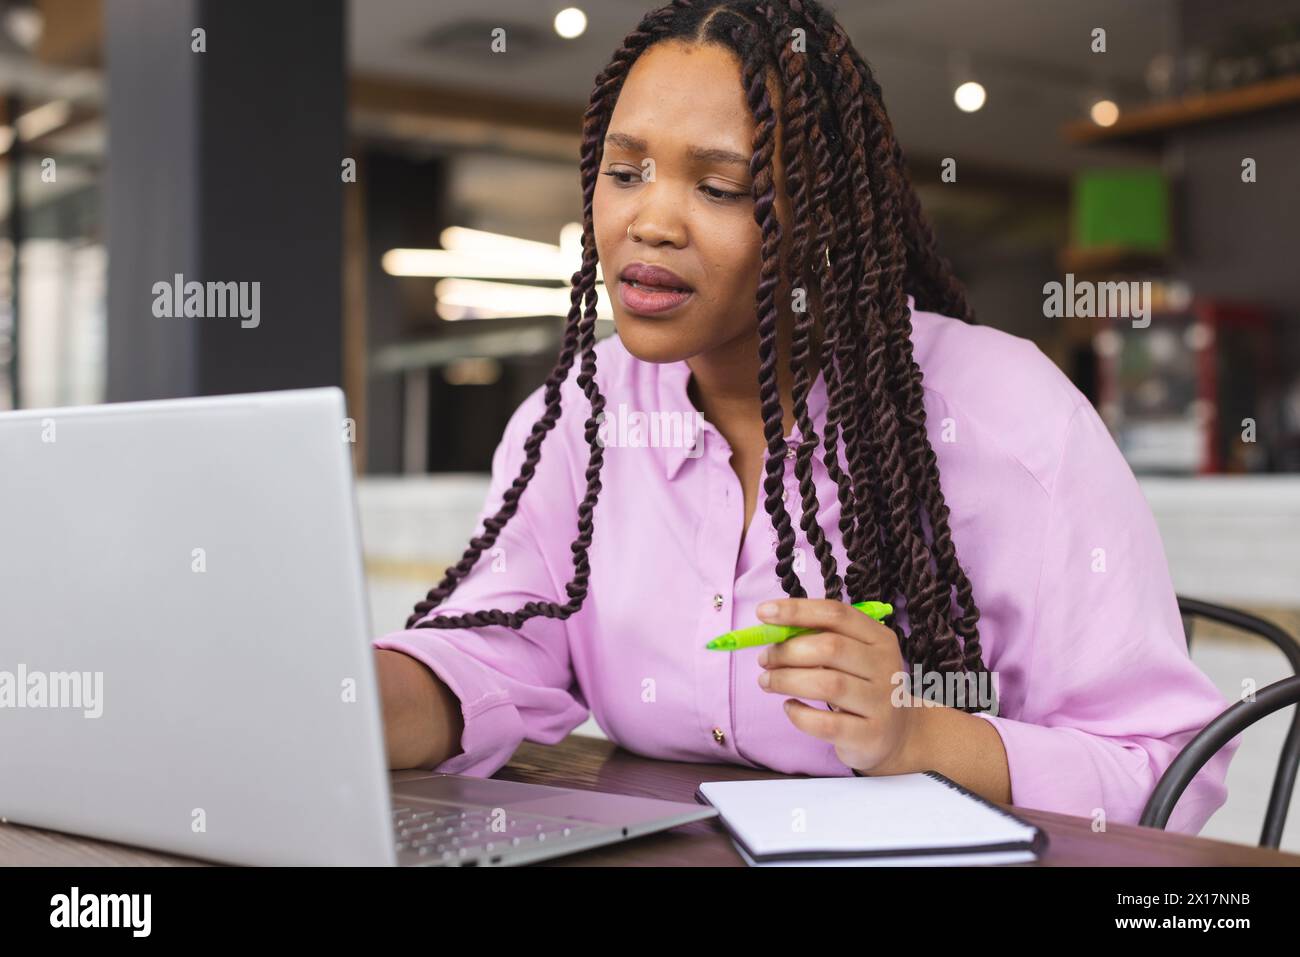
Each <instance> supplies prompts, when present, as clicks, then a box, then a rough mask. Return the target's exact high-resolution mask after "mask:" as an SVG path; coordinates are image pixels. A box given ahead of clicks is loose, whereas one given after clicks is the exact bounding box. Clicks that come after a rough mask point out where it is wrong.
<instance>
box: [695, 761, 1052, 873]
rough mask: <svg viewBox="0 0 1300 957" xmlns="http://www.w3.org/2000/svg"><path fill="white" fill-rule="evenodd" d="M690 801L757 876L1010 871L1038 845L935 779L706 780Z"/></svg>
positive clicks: (991, 809)
mask: <svg viewBox="0 0 1300 957" xmlns="http://www.w3.org/2000/svg"><path fill="white" fill-rule="evenodd" d="M695 799H696V800H697V801H699V802H700V803H701V804H711V805H712V806H714V807H716V808H717V809H718V813H719V816H720V817H721V819H722V822H723V824H724V825H725V826H726V828H727V830H728V831H729V832H730V833H731V838H732V841H733V842H734V843H735V845H736V849H737V850H738V851H739V852H740V854H741V856H742V857H743V858H744V859H745V861H746V863H748V864H750V865H751V866H757V867H762V866H769V865H777V866H782V865H784V866H791V865H793V866H819V867H837V866H838V867H843V866H863V865H868V866H869V865H899V864H904V865H929V866H936V865H939V866H943V865H960V866H965V865H971V864H1011V863H1023V862H1028V861H1033V860H1035V859H1037V857H1038V855H1039V854H1041V853H1042V851H1043V849H1044V848H1045V847H1046V846H1047V835H1046V834H1045V833H1044V832H1043V830H1042V829H1041V828H1038V827H1035V826H1034V825H1033V824H1030V823H1029V822H1028V821H1025V820H1023V819H1022V818H1020V817H1018V816H1016V815H1015V814H1012V813H1011V812H1009V811H1007V810H1005V809H1003V808H1001V807H999V806H998V805H996V804H993V803H992V802H990V801H987V800H985V799H984V798H982V797H980V796H979V795H978V794H975V793H974V792H972V791H970V790H968V789H966V788H964V787H962V786H961V785H960V784H958V783H957V782H955V781H953V780H952V779H950V778H948V777H945V776H944V775H942V774H940V773H939V772H937V771H922V772H918V773H915V774H896V775H888V776H881V777H856V776H854V777H839V778H781V779H777V780H767V781H705V782H704V783H702V784H701V785H700V786H699V788H698V790H697V791H696V793H695Z"/></svg>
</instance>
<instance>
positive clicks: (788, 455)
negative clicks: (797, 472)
mask: <svg viewBox="0 0 1300 957" xmlns="http://www.w3.org/2000/svg"><path fill="white" fill-rule="evenodd" d="M797 452H798V450H797V449H796V448H795V447H794V446H793V445H792V446H790V447H789V448H787V449H786V450H785V457H786V458H788V459H792V458H794V457H795V455H796V454H797Z"/></svg>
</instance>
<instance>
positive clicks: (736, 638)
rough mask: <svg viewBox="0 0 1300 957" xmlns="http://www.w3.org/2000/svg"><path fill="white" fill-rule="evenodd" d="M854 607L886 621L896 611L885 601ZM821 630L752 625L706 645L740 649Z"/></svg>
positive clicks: (862, 603)
mask: <svg viewBox="0 0 1300 957" xmlns="http://www.w3.org/2000/svg"><path fill="white" fill-rule="evenodd" d="M853 607H854V608H856V609H857V610H858V611H860V612H862V613H863V614H864V615H870V616H871V617H872V618H874V619H876V621H884V620H885V617H886V616H888V615H892V614H893V613H894V606H893V605H891V604H889V602H884V601H859V602H854V604H853ZM821 630H822V629H820V628H796V627H794V626H793V625H766V624H764V625H750V626H749V627H748V628H739V629H737V630H736V631H729V632H727V633H726V634H725V635H718V637H716V638H714V639H713V640H712V641H710V642H709V643H708V644H707V645H705V646H704V647H705V648H706V649H707V650H708V651H739V650H740V649H741V648H752V647H754V645H772V644H776V643H777V642H781V641H785V640H786V639H787V638H793V637H794V636H795V635H806V634H808V633H809V632H813V631H821Z"/></svg>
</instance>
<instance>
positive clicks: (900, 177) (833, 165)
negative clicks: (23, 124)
mask: <svg viewBox="0 0 1300 957" xmlns="http://www.w3.org/2000/svg"><path fill="white" fill-rule="evenodd" d="M796 31H798V32H796ZM796 36H797V37H798V38H799V39H800V41H801V42H800V43H795V42H793V41H794V39H795V38H796ZM666 40H678V41H684V42H688V43H694V44H705V43H707V44H715V45H718V46H721V47H724V48H726V49H729V50H731V51H732V52H733V53H734V54H735V56H736V58H737V59H738V60H739V61H740V64H741V79H742V83H743V86H744V90H745V95H746V99H747V102H748V105H749V108H750V110H751V112H752V114H753V118H754V122H755V124H756V130H755V133H754V141H753V157H752V159H751V161H750V172H751V175H752V177H753V197H754V219H755V221H756V222H757V223H758V225H759V227H760V228H761V236H762V243H761V257H762V263H761V269H760V274H759V281H758V294H757V301H756V307H757V316H758V333H759V358H760V365H759V378H758V387H759V397H760V404H761V409H762V416H763V431H764V436H765V438H766V440H767V459H766V463H765V475H764V480H763V491H764V493H765V495H764V498H763V505H764V508H765V509H766V510H767V513H768V515H769V516H770V518H771V522H772V527H773V529H774V530H775V531H776V535H777V546H776V555H777V562H776V572H777V576H778V578H779V579H780V584H781V587H782V588H783V589H784V591H785V593H786V594H787V595H788V596H790V597H793V598H802V597H806V592H805V590H804V588H803V585H802V583H801V582H800V580H799V577H798V576H797V574H796V573H795V571H794V568H793V566H794V549H795V535H794V529H793V526H792V522H791V516H790V515H789V513H788V512H787V511H786V508H785V502H784V496H783V481H784V469H785V462H786V452H787V449H786V442H785V438H784V434H783V432H784V429H783V418H784V413H783V410H782V406H781V399H780V393H779V390H778V386H777V361H778V358H777V314H778V310H777V303H776V294H777V288H778V285H779V284H780V282H781V281H782V279H784V281H785V282H786V283H787V284H788V286H789V287H790V288H795V287H803V288H807V287H813V288H814V289H815V292H816V295H817V299H818V302H819V309H818V311H819V312H820V314H821V322H822V327H823V334H822V336H821V343H820V352H819V360H820V362H819V367H820V369H821V371H822V375H823V377H824V380H825V383H826V391H827V398H828V406H827V411H826V423H825V432H824V434H823V435H822V436H821V439H820V442H821V445H822V454H823V461H824V463H825V467H826V470H827V473H828V474H829V475H830V477H831V478H832V479H833V480H834V482H835V485H836V492H837V495H838V497H839V502H840V519H839V530H840V534H841V536H842V541H843V544H844V550H845V555H846V557H847V560H848V567H847V569H845V572H844V576H843V577H842V578H841V576H840V574H839V570H838V568H837V563H836V558H835V555H834V553H833V551H832V547H831V542H830V541H829V540H828V539H827V536H826V534H825V532H824V531H823V529H821V528H820V526H819V525H818V523H817V512H818V501H817V495H816V490H815V486H814V483H813V478H812V469H811V462H812V456H813V454H814V453H815V451H816V446H817V444H818V436H817V435H816V432H815V431H814V429H813V424H812V422H811V421H810V420H809V414H808V406H807V399H808V392H809V378H810V373H809V369H808V358H809V355H810V351H811V349H812V345H813V343H812V339H813V336H814V316H813V313H812V311H810V310H807V309H805V310H803V311H801V312H796V314H795V315H796V318H795V322H794V328H793V334H792V338H791V350H790V352H791V355H790V363H791V371H792V372H793V374H794V385H793V402H794V415H795V420H796V422H797V424H798V430H799V434H800V435H801V436H803V437H805V438H804V440H803V441H801V442H800V444H799V445H798V446H797V447H796V449H795V455H794V459H793V467H794V470H795V476H796V478H797V479H798V485H799V491H800V495H801V515H800V520H799V527H800V528H801V529H802V530H803V532H804V535H805V536H806V539H807V541H808V544H809V545H810V546H811V547H812V550H813V554H814V556H815V558H816V560H817V562H818V564H819V566H820V571H821V574H822V577H823V579H824V581H825V594H826V597H827V598H831V599H837V600H847V601H850V602H858V601H865V600H868V599H877V600H881V601H889V602H891V603H893V604H894V606H895V609H899V608H905V609H906V611H907V619H908V627H907V628H906V629H904V628H903V627H902V626H901V625H900V624H899V623H898V620H897V616H895V617H894V618H892V619H890V620H889V622H888V623H889V627H891V628H892V629H893V630H894V632H895V634H896V635H897V636H898V639H899V643H900V648H901V649H902V653H903V656H904V658H905V659H906V660H907V661H908V662H909V664H910V665H912V666H920V667H922V668H923V669H924V670H925V671H926V672H927V673H928V672H941V673H944V674H952V673H962V672H966V673H968V674H967V677H975V676H978V675H979V674H980V673H982V672H985V670H986V669H985V666H984V662H983V660H982V657H981V653H980V640H979V632H978V630H977V627H976V624H977V622H978V620H979V609H978V608H977V607H976V605H975V601H974V597H973V595H972V589H971V583H970V580H969V578H968V577H967V575H966V573H965V571H964V570H963V569H962V567H961V564H960V563H959V562H958V560H957V554H956V550H955V548H954V546H953V541H952V535H951V532H950V530H949V526H948V507H947V505H946V504H945V503H944V496H943V491H942V489H941V488H940V484H939V470H938V465H937V462H936V458H935V454H934V450H933V449H932V448H931V446H930V442H929V439H928V437H927V434H926V428H925V410H924V407H923V404H922V399H923V390H922V377H921V370H920V367H919V366H918V365H917V364H916V362H915V360H914V359H913V356H912V343H911V333H912V324H911V314H910V311H909V309H908V305H907V296H906V292H905V290H910V291H911V293H912V295H913V298H914V301H915V304H916V307H917V308H920V309H922V310H927V311H933V312H939V313H942V314H944V315H947V316H952V317H956V318H960V319H962V320H964V321H966V322H972V323H973V322H974V321H975V318H974V314H973V313H972V310H971V308H970V305H969V304H968V303H967V301H966V295H965V292H964V290H963V288H962V285H961V283H960V282H959V281H958V280H957V278H956V276H955V275H954V273H953V270H952V267H951V265H950V264H949V262H948V261H947V260H946V259H944V258H943V257H942V256H940V255H939V253H938V252H937V250H936V246H935V239H934V234H933V233H932V231H931V229H930V226H929V224H928V223H927V221H926V219H925V216H924V215H923V213H922V211H921V205H920V202H919V200H918V198H917V195H916V192H915V190H914V189H913V188H912V185H911V181H910V179H909V177H908V173H907V169H906V165H905V162H904V157H903V151H902V149H901V148H900V147H899V145H898V142H897V141H896V140H895V138H894V134H893V128H892V125H891V123H890V120H889V117H888V115H887V114H886V113H885V107H884V104H883V102H882V95H881V89H880V85H879V84H878V83H877V82H876V80H875V77H874V76H873V74H872V71H871V69H870V67H869V66H868V65H867V63H866V61H865V60H864V59H863V58H862V56H861V55H860V54H859V53H858V52H857V50H855V49H854V47H853V45H852V43H851V42H850V41H849V38H848V36H847V35H846V34H845V33H844V30H843V29H842V28H841V27H840V25H839V23H838V22H836V20H835V18H834V16H833V15H832V14H831V13H829V12H828V11H827V10H826V9H825V8H823V7H822V6H821V5H820V4H819V3H816V2H813V0H673V2H671V3H669V4H667V5H666V6H663V7H661V8H659V9H657V10H654V11H651V12H650V13H648V14H646V15H645V17H643V18H642V20H641V22H640V23H639V24H638V26H637V27H636V29H635V30H633V31H632V32H631V33H630V34H628V36H627V37H626V39H625V40H624V41H623V45H622V46H621V47H620V48H619V49H618V50H617V51H616V52H615V54H614V56H613V58H612V60H611V61H610V63H609V65H608V66H607V67H606V68H605V69H604V70H603V71H601V73H600V74H599V75H598V76H597V77H596V82H595V88H594V90H593V92H592V96H591V102H590V105H589V106H588V108H587V110H586V113H585V114H584V117H583V135H582V149H581V167H580V175H581V181H582V197H583V210H582V225H583V240H582V266H581V268H580V269H578V271H577V272H575V273H574V274H573V276H572V280H571V281H572V291H571V302H570V309H569V316H568V320H567V322H566V324H565V329H564V335H563V341H562V346H561V350H560V356H559V361H558V362H557V364H556V366H555V368H554V370H553V371H552V372H551V374H550V376H549V377H548V378H547V380H546V386H545V407H546V411H545V412H544V414H543V415H542V417H541V418H540V419H539V420H538V421H537V422H536V423H535V424H534V425H533V428H532V432H531V434H530V435H529V437H528V439H527V440H526V441H525V443H524V450H525V460H524V464H523V465H522V467H521V468H520V470H519V475H518V476H517V477H516V478H515V480H514V482H513V483H512V485H511V486H510V488H509V489H508V490H507V491H506V492H505V494H504V497H503V500H502V504H501V507H500V509H499V511H498V512H497V513H496V515H494V516H491V517H489V518H486V519H485V520H484V523H483V534H481V535H478V536H476V537H475V538H473V539H471V541H470V544H469V547H468V549H467V550H466V551H465V554H464V556H463V557H462V558H461V560H460V561H459V562H458V563H457V564H456V565H454V566H453V567H451V568H449V569H447V572H446V576H445V577H444V578H443V580H442V581H441V582H440V583H439V584H438V586H437V587H436V588H434V589H432V590H431V591H430V592H429V593H428V595H427V596H426V598H425V599H424V600H423V601H421V602H418V603H417V604H416V605H415V610H414V612H413V613H412V614H411V616H410V617H409V618H408V620H407V623H406V627H407V628H412V627H416V628H475V627H484V626H488V625H504V626H506V627H509V628H518V627H519V626H520V625H521V624H522V623H523V622H525V621H527V620H528V619H530V618H532V617H534V616H537V615H542V616H545V617H548V618H560V619H565V618H568V617H569V616H571V615H573V614H575V613H576V612H577V611H578V610H579V609H580V608H581V607H582V604H583V601H584V599H585V598H586V595H587V589H588V584H589V579H590V571H591V569H590V564H589V562H588V557H587V553H588V549H589V547H590V545H591V540H592V531H593V524H592V512H593V510H594V509H595V506H596V501H597V498H598V496H599V495H600V490H601V482H600V473H601V465H602V462H603V447H602V445H601V443H600V442H599V441H598V440H597V434H598V423H599V421H600V416H601V413H602V412H603V410H604V407H605V397H604V396H603V395H602V394H601V392H600V390H599V388H598V387H597V385H596V381H595V373H596V357H595V351H594V349H595V322H596V302H597V293H596V261H597V255H596V243H595V234H594V231H593V224H592V198H593V194H594V192H595V186H596V176H597V174H598V172H599V168H600V163H601V158H602V155H603V143H604V137H605V133H606V130H607V127H608V123H609V119H610V116H611V114H612V113H613V110H614V105H615V102H616V101H617V98H618V95H619V91H620V90H621V89H622V85H623V82H624V81H625V79H626V77H627V75H628V72H629V71H630V70H631V68H632V65H633V64H634V63H635V62H636V60H637V59H638V58H639V57H640V56H641V55H642V54H643V53H644V52H645V51H646V50H647V49H649V48H650V47H651V46H652V45H654V44H656V43H661V42H664V41H666ZM769 78H774V79H775V83H776V89H777V90H778V91H779V92H780V100H781V102H780V110H781V115H780V122H781V123H782V127H783V131H784V137H783V146H782V162H783V164H784V169H785V175H786V192H787V194H788V196H789V200H790V206H791V211H792V218H793V229H792V234H791V237H790V243H789V255H788V256H782V255H781V248H782V239H783V233H782V226H781V222H780V219H779V217H778V216H777V214H776V209H775V199H776V189H775V185H774V168H773V162H772V160H773V154H774V152H775V146H776V131H777V121H778V118H777V115H776V110H775V108H774V105H773V103H772V98H771V96H770V94H769V89H768V80H769ZM578 355H581V366H580V371H579V373H578V377H577V384H578V386H579V387H580V388H581V389H582V390H583V393H584V394H585V395H586V397H587V399H588V400H589V401H590V403H591V415H590V417H589V418H588V419H587V422H586V430H585V437H586V440H587V445H588V447H589V449H590V456H589V459H588V464H587V471H586V478H587V491H586V495H585V496H584V498H583V500H582V502H581V504H580V505H579V506H578V535H577V538H576V539H575V540H574V542H573V544H572V546H571V549H572V552H573V566H574V573H573V578H572V580H571V581H570V582H569V583H568V585H567V587H566V591H567V593H568V601H566V602H564V603H562V604H561V603H557V602H539V601H530V602H528V603H526V604H525V605H524V606H523V607H522V608H519V609H518V610H516V611H503V610H492V611H477V612H473V613H470V614H463V615H448V616H433V617H428V618H426V617H425V616H426V615H427V614H428V612H429V611H431V610H432V609H433V608H435V607H437V606H438V605H440V604H441V603H442V602H443V601H444V600H445V599H446V598H447V597H448V596H449V595H451V593H452V592H453V591H454V590H455V589H456V585H457V584H458V583H459V582H460V581H461V580H462V579H464V578H465V576H467V575H468V574H469V573H470V571H471V570H472V569H473V568H474V566H475V565H476V564H477V562H478V560H479V558H480V557H481V555H482V554H483V552H484V551H485V550H487V549H489V548H491V547H492V545H493V543H494V542H495V541H496V539H497V537H498V535H499V534H500V532H501V529H502V528H503V527H504V526H505V524H506V523H507V522H508V521H509V520H510V518H511V517H512V516H513V515H514V514H515V511H516V509H517V508H518V503H519V497H520V495H521V494H523V492H524V490H525V489H527V487H528V484H529V481H530V480H531V479H532V477H533V474H534V472H535V471H536V468H537V464H538V462H539V461H540V459H541V445H542V442H543V440H544V439H545V437H546V435H547V433H549V432H550V431H551V429H552V428H554V426H555V424H556V422H557V420H558V419H559V417H560V388H561V386H562V384H563V383H564V381H565V379H566V378H567V377H568V375H569V372H570V370H571V369H572V367H573V363H574V359H575V357H577V356H578ZM840 442H843V445H844V452H845V462H846V464H847V467H848V471H847V474H846V472H845V470H844V469H843V468H842V467H841V464H840V458H839V448H838V447H839V444H840ZM927 529H928V534H927ZM846 593H847V594H846ZM959 639H960V640H959ZM963 707H964V710H968V711H969V710H976V708H977V707H978V706H977V705H974V704H967V705H964V706H963Z"/></svg>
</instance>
